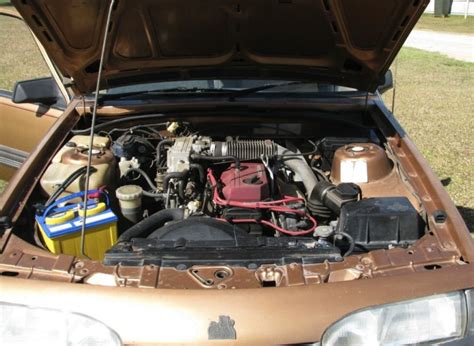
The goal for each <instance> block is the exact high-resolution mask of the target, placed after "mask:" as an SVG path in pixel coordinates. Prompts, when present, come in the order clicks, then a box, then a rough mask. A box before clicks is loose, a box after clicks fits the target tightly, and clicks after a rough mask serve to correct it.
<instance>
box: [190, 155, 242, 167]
mask: <svg viewBox="0 0 474 346" xmlns="http://www.w3.org/2000/svg"><path fill="white" fill-rule="evenodd" d="M191 159H192V160H196V161H199V160H202V161H209V162H218V161H234V162H235V167H236V168H237V169H240V160H239V158H238V157H236V156H230V155H227V156H204V155H198V154H192V155H191Z"/></svg>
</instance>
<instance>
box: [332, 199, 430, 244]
mask: <svg viewBox="0 0 474 346" xmlns="http://www.w3.org/2000/svg"><path fill="white" fill-rule="evenodd" d="M424 228H425V223H424V221H423V220H422V218H421V217H420V216H419V214H418V212H417V211H416V210H415V208H413V206H412V205H411V203H410V201H409V200H408V199H407V198H406V197H382V198H368V199H363V200H361V201H358V202H353V203H348V204H346V205H344V206H343V207H342V209H341V216H340V220H339V224H338V230H339V231H342V232H345V233H347V234H349V235H350V236H352V237H353V238H354V241H355V243H356V250H357V249H358V250H373V249H381V248H387V247H388V246H389V245H395V246H405V245H409V244H412V243H414V242H415V241H416V240H418V239H419V238H420V237H421V236H422V235H423V234H424Z"/></svg>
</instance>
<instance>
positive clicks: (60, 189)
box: [45, 166, 97, 208]
mask: <svg viewBox="0 0 474 346" xmlns="http://www.w3.org/2000/svg"><path fill="white" fill-rule="evenodd" d="M86 172H87V167H86V166H84V167H81V168H79V169H78V170H75V171H74V172H72V173H71V175H69V177H67V178H66V180H64V181H63V182H62V183H61V185H59V186H58V188H57V189H56V190H54V192H53V193H52V194H51V196H50V197H49V198H48V200H47V201H46V203H45V208H46V207H48V206H49V205H50V204H51V203H53V202H54V200H56V198H58V197H59V196H60V195H61V194H62V193H63V192H64V191H66V189H67V188H68V187H69V185H71V184H72V183H73V182H74V181H75V180H76V179H77V178H79V177H81V176H83V175H84V174H86ZM95 172H97V169H95V167H91V168H90V174H92V173H95Z"/></svg>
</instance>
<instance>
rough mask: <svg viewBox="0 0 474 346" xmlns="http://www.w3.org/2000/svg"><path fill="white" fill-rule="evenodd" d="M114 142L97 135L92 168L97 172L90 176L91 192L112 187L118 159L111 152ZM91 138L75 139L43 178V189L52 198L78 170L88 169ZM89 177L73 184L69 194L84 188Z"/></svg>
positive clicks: (67, 144)
mask: <svg viewBox="0 0 474 346" xmlns="http://www.w3.org/2000/svg"><path fill="white" fill-rule="evenodd" d="M109 147H110V139H109V138H107V137H100V136H94V144H93V147H92V149H91V150H92V167H94V169H95V172H93V173H92V174H91V175H90V183H89V189H91V190H93V189H98V188H100V187H103V186H109V187H110V186H111V185H113V183H114V178H115V166H116V164H115V157H114V155H113V153H112V151H111V150H110V148H109ZM89 150H90V149H89V136H74V137H73V138H71V140H70V141H69V142H67V143H66V144H65V145H64V146H63V147H62V148H61V149H60V150H59V151H58V153H57V154H56V155H55V156H54V158H53V160H52V162H51V164H50V165H49V167H48V168H47V170H46V172H45V173H44V175H43V176H42V178H41V180H40V183H41V187H42V188H43V189H44V191H45V192H46V193H47V194H48V195H50V196H51V195H52V194H53V192H54V191H55V190H56V189H57V188H58V187H59V186H60V185H61V184H62V183H63V182H64V181H65V180H66V179H67V178H68V177H70V176H71V175H72V174H73V173H74V172H75V171H77V170H78V169H80V168H81V167H85V166H87V154H88V152H89ZM84 182H85V177H84V176H82V177H80V178H78V179H76V180H75V181H73V182H72V183H71V184H70V185H69V186H68V187H67V189H66V190H65V193H66V194H69V193H76V192H79V191H82V190H83V189H84Z"/></svg>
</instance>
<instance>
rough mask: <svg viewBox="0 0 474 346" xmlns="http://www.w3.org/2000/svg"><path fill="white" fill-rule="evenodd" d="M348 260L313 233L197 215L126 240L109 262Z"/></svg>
mask: <svg viewBox="0 0 474 346" xmlns="http://www.w3.org/2000/svg"><path fill="white" fill-rule="evenodd" d="M325 260H328V261H340V260H342V257H341V253H340V250H339V249H338V248H337V247H335V246H333V245H332V244H329V243H320V242H318V241H316V240H315V239H314V238H310V237H278V238H275V237H264V236H252V235H249V234H248V233H247V232H246V231H245V230H243V229H242V228H240V227H239V226H237V225H233V224H230V223H228V222H225V221H220V220H215V219H212V218H204V217H191V218H189V219H186V220H184V221H178V222H173V223H170V224H168V225H165V226H164V227H161V228H160V229H158V230H157V231H155V232H154V233H153V234H151V235H150V236H149V237H148V238H147V239H142V238H134V239H132V240H131V241H130V242H121V243H118V244H116V245H115V246H114V247H112V248H111V249H110V250H109V251H107V253H106V254H105V258H104V263H105V264H106V265H117V264H121V265H127V266H138V265H146V264H155V265H159V266H163V267H183V266H184V267H190V266H193V265H197V264H200V265H232V266H244V267H249V266H255V265H262V264H269V263H271V264H277V265H284V264H290V263H304V264H307V263H321V262H324V261H325Z"/></svg>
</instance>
